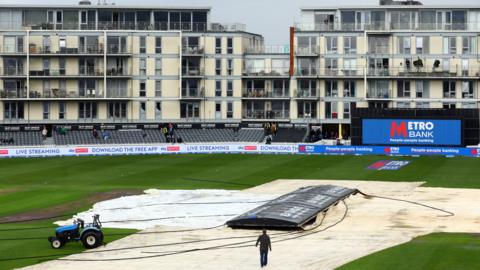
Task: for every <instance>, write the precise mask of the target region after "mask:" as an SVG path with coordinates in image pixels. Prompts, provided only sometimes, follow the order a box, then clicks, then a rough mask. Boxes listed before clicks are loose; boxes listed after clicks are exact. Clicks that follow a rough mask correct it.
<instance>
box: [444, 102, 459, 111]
mask: <svg viewBox="0 0 480 270" xmlns="http://www.w3.org/2000/svg"><path fill="white" fill-rule="evenodd" d="M455 107H456V104H455V103H453V102H445V103H443V108H444V109H455Z"/></svg>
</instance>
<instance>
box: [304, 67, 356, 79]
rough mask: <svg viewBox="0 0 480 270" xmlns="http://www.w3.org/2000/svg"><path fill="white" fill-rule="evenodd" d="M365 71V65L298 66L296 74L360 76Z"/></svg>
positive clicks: (309, 75)
mask: <svg viewBox="0 0 480 270" xmlns="http://www.w3.org/2000/svg"><path fill="white" fill-rule="evenodd" d="M364 73H365V68H364V67H348V68H343V69H342V68H317V67H310V68H301V67H300V68H298V69H297V70H296V72H295V75H296V76H298V77H339V76H342V77H350V76H351V77H359V76H363V75H364Z"/></svg>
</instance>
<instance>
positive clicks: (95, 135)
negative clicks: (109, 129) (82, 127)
mask: <svg viewBox="0 0 480 270" xmlns="http://www.w3.org/2000/svg"><path fill="white" fill-rule="evenodd" d="M92 136H93V137H94V138H95V139H98V131H97V129H96V128H93V131H92Z"/></svg>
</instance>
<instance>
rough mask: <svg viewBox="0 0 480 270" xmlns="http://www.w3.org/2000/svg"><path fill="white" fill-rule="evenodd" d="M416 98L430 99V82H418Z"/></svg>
mask: <svg viewBox="0 0 480 270" xmlns="http://www.w3.org/2000/svg"><path fill="white" fill-rule="evenodd" d="M415 84H416V89H415V92H416V94H415V96H416V97H417V98H428V97H429V85H428V81H416V82H415Z"/></svg>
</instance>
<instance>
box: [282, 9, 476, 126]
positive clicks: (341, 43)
mask: <svg viewBox="0 0 480 270" xmlns="http://www.w3.org/2000/svg"><path fill="white" fill-rule="evenodd" d="M301 13H302V18H301V22H300V23H296V25H295V28H294V30H295V34H294V37H295V39H294V42H295V51H294V55H295V74H294V76H293V77H292V88H296V91H295V93H296V94H297V96H296V98H297V100H296V102H297V105H296V106H295V105H293V106H292V109H295V108H296V109H297V112H296V113H295V112H293V110H292V114H291V120H292V121H302V119H303V120H304V119H305V111H308V109H309V108H310V113H311V114H309V115H308V116H309V117H311V119H312V120H313V119H315V120H316V121H315V122H318V123H323V126H324V127H325V126H326V127H328V126H329V125H330V126H331V127H332V128H333V130H335V129H337V128H338V127H339V126H340V127H341V125H342V124H347V125H346V126H347V128H348V123H349V118H350V109H351V106H352V105H355V106H356V107H374V108H478V106H479V99H478V98H479V79H480V58H479V49H480V44H479V42H478V38H479V36H480V7H478V6H477V7H467V6H461V7H460V6H423V5H421V4H420V3H419V2H412V1H408V2H391V1H384V2H382V1H381V5H379V6H350V7H340V8H339V7H332V8H304V9H302V11H301ZM299 100H302V101H301V102H299ZM307 104H309V105H307ZM305 105H307V106H306V107H305ZM344 130H345V129H344ZM339 133H340V135H341V134H342V132H339Z"/></svg>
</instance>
